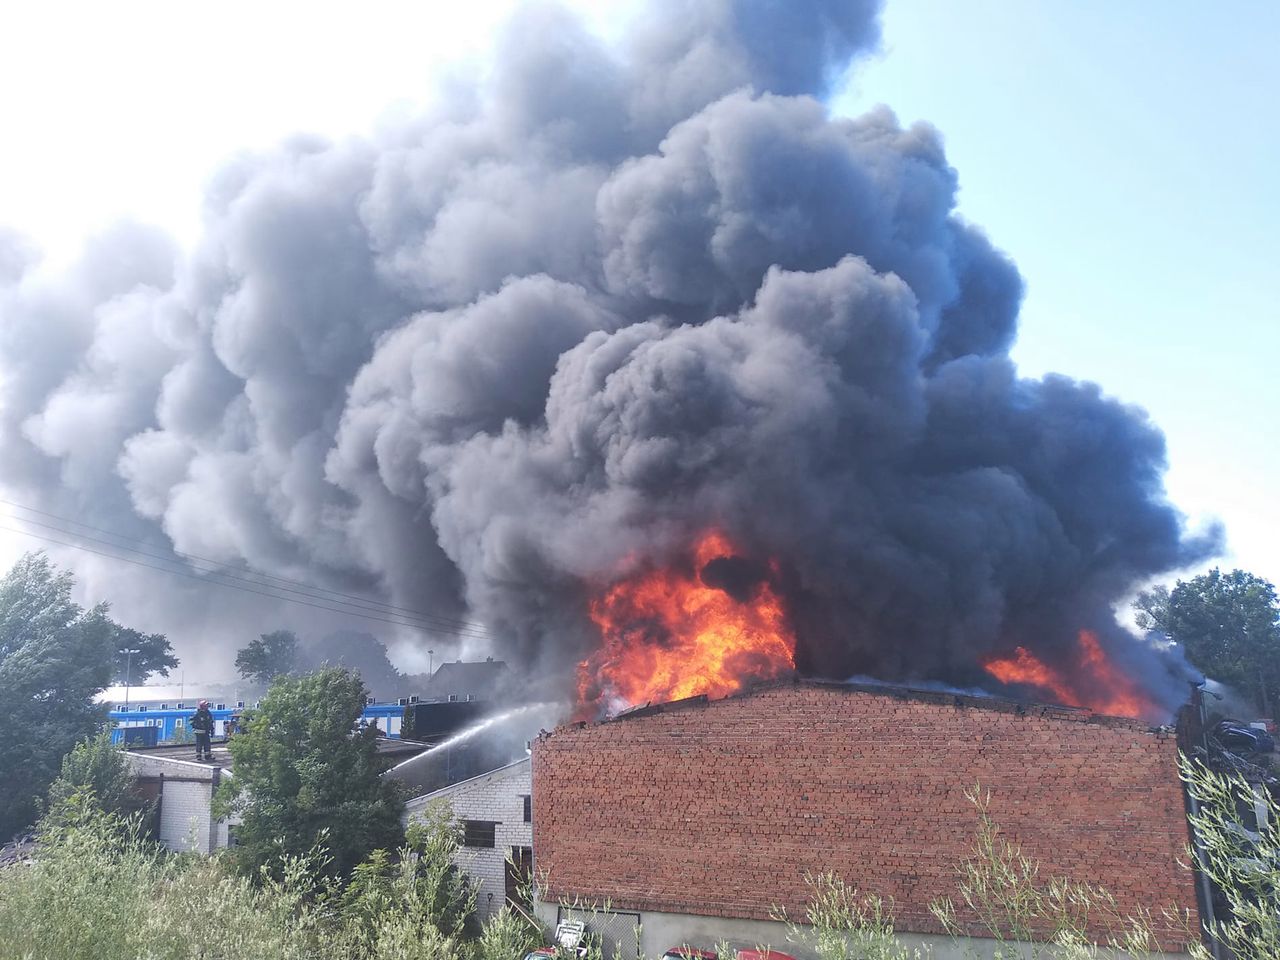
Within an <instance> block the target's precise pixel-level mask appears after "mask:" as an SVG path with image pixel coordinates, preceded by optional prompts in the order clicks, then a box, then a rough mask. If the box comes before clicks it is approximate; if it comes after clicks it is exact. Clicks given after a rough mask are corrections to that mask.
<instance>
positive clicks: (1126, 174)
mask: <svg viewBox="0 0 1280 960" xmlns="http://www.w3.org/2000/svg"><path fill="white" fill-rule="evenodd" d="M1228 12H1229V13H1228ZM884 37H885V44H884V52H883V53H882V54H881V55H880V56H879V57H878V58H877V59H876V60H874V61H872V62H870V63H866V64H864V65H862V66H861V67H860V68H859V69H858V71H857V72H856V74H855V76H854V77H853V79H852V83H851V85H850V87H849V89H848V90H846V92H845V93H844V94H843V95H841V96H840V97H839V98H838V99H837V101H836V104H835V106H836V110H837V111H838V112H861V111H862V110H865V109H866V108H867V107H869V106H871V105H872V104H875V103H886V104H888V105H889V106H891V107H892V108H893V109H894V110H895V111H896V112H897V114H898V116H899V117H900V118H901V119H902V120H903V122H913V121H916V120H927V121H928V122H930V123H932V124H934V125H935V126H937V127H938V128H939V129H940V130H941V131H942V132H943V135H944V137H945V139H946V144H947V152H948V156H949V157H950V160H951V162H952V165H953V166H955V167H956V169H957V170H958V171H959V177H960V184H961V193H960V209H961V212H962V213H963V214H964V215H965V216H966V217H967V218H969V219H970V220H972V221H974V222H975V223H978V224H980V225H981V226H983V227H984V228H985V229H986V230H987V232H988V233H989V235H990V236H991V237H992V239H993V240H994V241H995V242H996V243H997V245H999V246H1000V247H1001V248H1003V249H1004V250H1006V251H1007V252H1009V253H1010V254H1011V255H1012V256H1013V258H1014V259H1015V260H1016V261H1017V263H1018V266H1019V267H1020V269H1021V270H1022V272H1023V275H1024V277H1025V278H1026V281H1027V298H1026V302H1025V305H1024V309H1023V318H1022V327H1021V332H1020V334H1019V338H1018V344H1017V348H1016V350H1015V352H1014V355H1015V357H1016V359H1017V360H1018V362H1019V364H1020V366H1021V368H1022V370H1023V371H1024V372H1025V373H1027V374H1029V375H1038V374H1041V373H1043V372H1045V371H1050V370H1053V371H1059V372H1063V373H1067V374H1070V375H1072V376H1075V377H1078V378H1082V379H1089V380H1095V381H1097V382H1098V383H1100V384H1102V385H1103V387H1104V388H1105V390H1106V391H1107V392H1108V393H1110V394H1112V395H1114V396H1117V397H1119V398H1120V399H1122V400H1124V401H1126V402H1129V403H1133V404H1137V405H1138V406H1141V407H1144V408H1145V409H1146V410H1147V411H1148V412H1149V413H1150V414H1151V416H1152V418H1153V419H1154V420H1155V421H1156V422H1157V423H1158V424H1159V425H1160V426H1161V427H1162V428H1163V429H1164V430H1165V432H1166V435H1167V437H1168V444H1169V455H1170V461H1171V471H1170V475H1169V490H1170V494H1171V497H1172V499H1173V500H1174V502H1175V503H1178V504H1179V505H1180V506H1181V507H1182V508H1183V509H1184V510H1186V511H1187V512H1188V514H1189V515H1191V516H1192V517H1193V518H1203V517H1205V516H1218V517H1220V518H1221V519H1222V520H1223V521H1224V522H1225V523H1226V525H1227V533H1228V539H1229V544H1228V546H1229V550H1230V553H1229V555H1228V556H1226V557H1224V558H1222V562H1223V563H1226V564H1233V565H1241V566H1245V567H1246V568H1248V569H1252V570H1253V571H1254V572H1256V573H1259V574H1261V575H1263V576H1266V577H1267V578H1268V579H1270V580H1272V581H1273V582H1280V544H1278V543H1277V541H1278V539H1280V508H1277V505H1276V503H1277V493H1278V492H1277V490H1276V489H1275V488H1276V482H1277V479H1280V449H1278V447H1277V442H1276V437H1277V433H1278V425H1280V382H1277V379H1276V376H1275V371H1276V367H1277V358H1280V305H1278V304H1280V300H1278V299H1277V294H1278V290H1277V287H1278V285H1280V240H1278V239H1277V238H1278V236H1280V232H1278V228H1280V177H1278V176H1277V174H1278V173H1280V106H1278V105H1277V102H1276V98H1277V95H1278V94H1280V56H1277V50H1278V49H1280V47H1278V44H1280V4H1272V3H1261V2H1258V3H1239V4H1229V5H1224V4H1205V3H1192V2H1183V0H1179V2H1164V3H1159V4H1155V3H1142V4H1139V3H1114V2H1111V3H1104V2H1094V0H1091V2H1072V3H1053V4H1050V3H1034V2H1018V3H1014V2H994V0H966V2H964V3H953V2H946V0H890V2H889V3H888V5H887V7H886V10H885V16H884Z"/></svg>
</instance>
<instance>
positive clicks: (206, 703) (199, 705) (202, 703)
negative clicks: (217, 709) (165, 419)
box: [196, 700, 209, 710]
mask: <svg viewBox="0 0 1280 960" xmlns="http://www.w3.org/2000/svg"><path fill="white" fill-rule="evenodd" d="M208 706H209V701H208V700H201V701H200V702H199V703H197V704H196V709H197V710H204V709H206V708H207V707H208Z"/></svg>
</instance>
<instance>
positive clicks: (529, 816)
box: [521, 793, 533, 823]
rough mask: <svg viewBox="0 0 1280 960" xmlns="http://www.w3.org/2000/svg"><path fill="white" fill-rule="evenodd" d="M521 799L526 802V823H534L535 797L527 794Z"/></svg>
mask: <svg viewBox="0 0 1280 960" xmlns="http://www.w3.org/2000/svg"><path fill="white" fill-rule="evenodd" d="M521 799H523V800H524V822H525V823H533V797H531V796H529V794H527V793H526V794H525V795H524V796H523V797H522V798H521Z"/></svg>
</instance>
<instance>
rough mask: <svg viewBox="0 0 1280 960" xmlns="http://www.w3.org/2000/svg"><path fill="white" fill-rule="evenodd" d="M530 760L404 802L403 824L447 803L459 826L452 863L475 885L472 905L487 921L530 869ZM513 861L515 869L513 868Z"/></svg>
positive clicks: (531, 843) (531, 847) (526, 875)
mask: <svg viewBox="0 0 1280 960" xmlns="http://www.w3.org/2000/svg"><path fill="white" fill-rule="evenodd" d="M529 769H530V766H529V758H528V757H526V758H524V759H523V760H517V761H516V762H515V763H509V764H507V765H506V766H505V767H499V768H498V769H497V770H493V771H491V772H489V773H485V774H482V775H481V776H478V777H473V778H472V779H470V780H464V781H462V782H461V783H455V784H453V785H452V786H449V787H445V788H443V789H441V790H436V791H435V792H434V793H428V794H426V795H424V796H421V797H416V798H414V799H413V800H410V801H409V802H408V803H407V804H405V823H406V824H407V823H408V822H409V820H410V819H411V818H413V817H414V816H418V815H420V814H422V813H423V812H424V811H425V810H426V809H427V807H429V806H430V805H432V804H434V803H440V802H446V803H448V804H449V806H450V808H451V809H452V811H453V816H454V818H455V819H457V820H459V821H460V822H461V824H462V828H463V845H462V846H461V847H460V848H459V849H458V852H457V855H456V857H455V860H454V862H455V863H456V865H457V867H458V869H459V870H461V871H462V872H463V873H465V874H466V875H467V876H469V877H470V878H471V879H472V880H473V881H474V882H475V884H476V887H477V898H476V905H477V908H478V910H479V913H480V916H481V918H483V919H488V918H489V917H490V916H492V915H493V914H495V913H497V912H498V911H499V910H501V909H502V905H503V904H504V903H506V902H507V900H508V899H512V900H514V899H516V898H517V896H518V893H517V887H518V885H519V884H520V882H521V880H522V876H521V874H522V875H523V878H527V877H529V876H530V875H531V871H532V869H533V823H532V790H531V789H530V780H529ZM513 865H514V867H515V869H513Z"/></svg>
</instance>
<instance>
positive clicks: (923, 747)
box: [532, 681, 1199, 960]
mask: <svg viewBox="0 0 1280 960" xmlns="http://www.w3.org/2000/svg"><path fill="white" fill-rule="evenodd" d="M1177 750H1178V744H1177V737H1176V735H1175V733H1174V732H1173V731H1171V730H1169V729H1167V728H1159V729H1153V728H1151V727H1149V726H1148V725H1146V724H1143V723H1141V722H1138V721H1134V720H1126V719H1118V718H1113V717H1102V716H1098V715H1095V714H1092V713H1090V712H1089V711H1087V710H1075V709H1071V708H1064V707H1042V706H1028V705H1026V704H1018V703H1013V702H1010V701H1003V700H997V699H991V698H983V697H969V696H958V695H953V694H944V693H931V692H924V691H911V690H903V689H896V688H885V687H875V686H856V685H838V684H829V683H821V682H811V681H799V682H786V683H781V684H775V685H772V686H768V687H762V688H758V689H756V690H755V691H752V692H748V693H745V694H741V695H737V696H734V697H729V698H726V699H723V700H717V701H713V702H707V701H706V699H705V698H695V699H693V700H689V701H682V702H679V703H673V704H667V705H665V706H663V707H653V708H645V709H641V710H636V711H632V712H631V713H630V714H627V715H624V716H622V717H620V718H618V719H615V720H611V721H605V722H601V723H596V724H592V725H581V724H578V725H571V726H564V727H560V728H558V729H556V730H555V731H553V732H552V733H549V734H548V733H544V734H542V735H541V736H540V737H539V738H538V739H537V740H536V741H535V742H534V745H533V757H532V759H533V777H532V782H533V813H534V823H533V845H534V849H535V850H536V851H537V862H538V872H539V876H540V877H541V876H545V877H546V878H547V881H548V885H547V887H546V891H545V896H544V900H545V902H544V903H541V904H539V905H538V907H537V909H538V911H539V913H540V915H541V917H542V919H543V920H544V921H545V922H547V923H548V924H554V923H555V922H556V921H557V920H558V919H562V918H563V917H564V916H565V914H566V908H565V906H564V904H568V903H573V902H574V901H575V900H576V901H585V902H588V903H597V904H599V903H603V902H605V901H608V902H609V904H610V905H611V911H612V913H613V914H615V915H616V916H617V917H619V918H621V921H622V922H615V923H614V926H615V928H617V929H625V928H627V927H630V928H634V927H635V925H636V924H639V925H640V927H641V929H642V931H643V932H642V936H641V937H640V938H639V942H637V943H634V944H632V943H626V942H625V938H620V939H618V941H617V942H619V943H622V944H623V945H624V950H625V951H626V953H628V954H630V955H633V953H634V950H636V949H640V950H642V951H643V952H644V954H645V955H646V956H650V957H652V956H661V955H662V953H663V951H664V950H666V949H668V948H670V947H672V946H675V945H679V944H689V945H691V946H695V947H705V948H710V947H713V946H714V945H715V944H716V943H717V942H719V941H721V940H728V941H729V942H731V943H736V944H740V945H748V944H758V943H765V944H772V945H773V946H774V947H775V948H777V949H780V950H785V951H786V952H788V953H793V954H796V955H798V956H811V955H812V954H811V953H810V952H809V951H808V950H806V948H805V946H804V945H803V944H799V945H797V944H791V943H788V941H787V938H786V931H785V929H784V928H783V926H782V925H781V924H778V923H776V922H773V921H772V920H771V919H770V918H771V916H773V915H774V911H775V910H776V909H777V908H778V907H781V908H784V909H785V910H786V912H787V914H788V915H789V916H791V917H803V916H804V910H805V906H806V903H807V901H808V899H809V888H808V887H807V885H806V882H805V877H806V874H813V873H821V872H825V871H832V872H834V873H836V874H837V875H839V876H840V877H842V878H843V879H844V880H845V881H846V882H848V883H849V884H851V885H854V886H856V887H857V888H858V889H859V890H860V891H862V892H863V893H875V894H879V895H880V896H883V897H886V898H888V897H892V898H893V902H894V905H895V912H896V929H897V930H898V931H899V932H900V934H901V935H902V938H903V939H904V940H906V941H908V942H912V941H914V942H915V943H928V944H930V945H931V946H932V947H933V956H934V957H935V958H938V960H943V958H947V957H958V956H964V955H966V953H965V951H966V950H971V951H973V953H972V954H969V955H975V956H984V955H986V956H989V955H990V952H991V947H992V941H990V940H984V939H983V929H982V927H981V925H980V924H979V923H978V922H977V917H976V916H974V915H971V914H965V913H963V912H961V913H960V914H959V919H960V921H961V922H962V924H963V926H964V932H965V934H966V936H965V938H964V939H963V940H962V941H961V942H960V943H958V944H957V943H955V942H953V941H952V940H951V938H950V937H947V936H945V935H944V934H943V931H942V928H941V925H940V924H939V923H938V921H937V919H936V918H935V917H934V916H933V914H932V913H931V912H930V910H929V904H930V903H931V902H933V901H935V900H937V899H939V898H942V897H951V898H956V878H957V870H958V868H959V867H960V865H961V863H962V861H963V860H964V859H965V857H966V856H968V855H969V854H970V852H971V850H972V845H973V841H974V838H975V834H976V830H977V826H978V815H977V812H976V810H975V809H974V808H973V806H972V804H971V803H970V802H969V801H968V800H967V799H966V798H965V796H964V793H965V791H966V789H968V788H972V787H974V786H975V785H978V784H981V785H982V786H983V787H984V788H989V790H990V792H991V800H990V814H991V816H992V817H993V819H994V820H995V821H996V822H997V823H999V824H1000V825H1001V827H1002V828H1003V830H1004V832H1005V835H1006V836H1008V837H1010V838H1011V839H1013V840H1014V841H1016V842H1018V843H1020V844H1021V846H1022V850H1023V852H1024V853H1025V854H1026V855H1028V856H1029V857H1031V858H1033V859H1034V860H1037V861H1039V863H1040V864H1041V875H1042V876H1044V877H1050V876H1054V877H1066V878H1070V879H1072V880H1075V881H1081V882H1087V883H1091V884H1095V885H1100V886H1102V887H1104V888H1106V889H1107V890H1109V891H1110V893H1111V894H1112V895H1114V896H1115V898H1116V904H1117V907H1118V908H1119V910H1120V912H1121V915H1126V914H1132V913H1133V912H1135V911H1138V910H1150V911H1152V912H1153V913H1154V914H1155V916H1156V917H1157V918H1159V916H1160V911H1161V909H1162V908H1165V907H1168V908H1171V909H1173V910H1175V911H1178V912H1179V913H1183V914H1184V915H1186V914H1189V919H1190V923H1191V929H1192V930H1195V929H1197V928H1198V923H1199V920H1198V916H1199V914H1198V910H1197V900H1196V891H1195V884H1194V879H1193V876H1192V874H1191V873H1190V872H1189V871H1188V870H1187V869H1186V868H1185V867H1184V866H1183V865H1182V863H1181V861H1182V859H1183V857H1184V850H1185V848H1186V845H1187V842H1188V828H1187V822H1186V817H1185V811H1184V806H1183V793H1182V789H1181V784H1180V782H1179V779H1178V771H1177ZM1047 932H1048V931H1045V933H1047ZM1091 933H1092V934H1094V935H1101V934H1102V933H1103V931H1101V930H1097V929H1095V930H1091ZM1161 934H1162V946H1163V947H1164V948H1165V949H1166V950H1169V951H1171V953H1172V954H1173V955H1178V954H1179V952H1180V951H1183V950H1184V949H1185V946H1186V934H1185V932H1184V931H1181V930H1179V929H1177V928H1174V927H1172V926H1170V927H1169V928H1166V929H1164V930H1162V931H1161ZM632 939H634V937H633V938H632Z"/></svg>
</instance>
